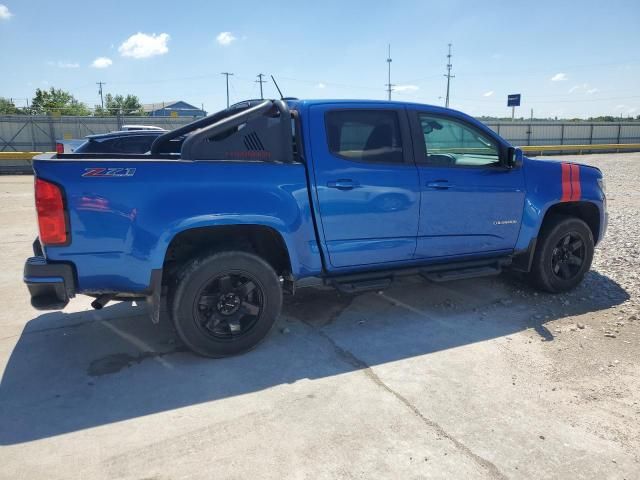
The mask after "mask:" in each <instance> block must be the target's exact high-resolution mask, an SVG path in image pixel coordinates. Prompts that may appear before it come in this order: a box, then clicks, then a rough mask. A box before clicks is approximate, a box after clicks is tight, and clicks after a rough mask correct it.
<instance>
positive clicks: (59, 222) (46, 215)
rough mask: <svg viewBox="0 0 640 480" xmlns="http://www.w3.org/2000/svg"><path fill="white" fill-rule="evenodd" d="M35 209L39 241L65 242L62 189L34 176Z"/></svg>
mask: <svg viewBox="0 0 640 480" xmlns="http://www.w3.org/2000/svg"><path fill="white" fill-rule="evenodd" d="M36 210H37V212H38V227H39V228H40V242H42V244H43V245H62V244H65V243H67V240H68V239H69V237H68V232H67V220H66V215H65V211H64V201H63V199H62V190H61V189H60V187H58V186H57V185H55V184H54V183H51V182H47V181H46V180H41V179H39V178H36Z"/></svg>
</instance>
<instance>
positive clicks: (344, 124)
mask: <svg viewBox="0 0 640 480" xmlns="http://www.w3.org/2000/svg"><path fill="white" fill-rule="evenodd" d="M325 125H326V129H327V143H328V146H329V151H330V152H331V153H332V154H334V155H336V156H338V157H341V158H345V159H347V160H354V161H364V162H376V163H403V161H404V157H403V152H402V138H401V135H400V125H399V122H398V114H397V113H396V112H395V111H391V110H335V111H331V112H328V113H327V116H326V120H325Z"/></svg>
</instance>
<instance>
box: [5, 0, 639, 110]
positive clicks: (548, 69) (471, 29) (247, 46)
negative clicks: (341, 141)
mask: <svg viewBox="0 0 640 480" xmlns="http://www.w3.org/2000/svg"><path fill="white" fill-rule="evenodd" d="M448 43H452V45H453V47H452V50H453V56H452V59H451V63H452V65H453V68H452V71H451V73H452V74H453V75H455V78H452V80H451V93H450V106H451V107H452V108H455V109H458V110H462V111H464V112H467V113H469V114H471V115H475V116H480V115H492V116H510V114H511V112H510V109H509V108H508V107H507V106H506V100H507V95H508V94H511V93H520V94H522V105H521V107H519V108H518V109H516V116H525V117H529V115H530V110H531V109H533V114H534V116H535V117H538V118H546V117H556V116H557V117H560V118H567V117H589V116H598V115H615V116H620V115H623V116H629V115H632V116H637V115H640V48H639V46H640V1H639V0H630V1H620V0H608V1H606V2H605V1H602V0H597V1H594V0H581V1H579V2H578V1H570V2H569V1H565V2H563V1H558V0H555V1H547V0H538V1H535V2H532V1H519V0H507V1H498V0H484V1H482V2H478V1H471V0H440V1H437V2H435V1H418V0H413V1H404V0H395V1H392V2H389V1H387V2H379V1H374V0H369V1H349V0H342V1H333V0H323V1H315V2H311V1H304V0H297V1H278V0H271V1H264V0H262V1H253V0H245V1H242V2H240V1H236V2H229V1H225V2H218V1H207V2H197V1H187V0H182V1H180V2H177V1H171V2H169V1H164V0H153V1H146V0H136V1H127V2H125V1H122V2H116V1H110V0H102V1H100V2H89V1H87V0H83V1H77V0H68V1H65V0H56V1H51V0H43V1H36V0H0V65H1V66H2V67H1V69H0V97H9V98H13V99H14V101H15V102H16V104H17V105H18V106H23V105H25V104H26V101H27V100H26V99H27V98H31V97H33V93H34V91H35V89H36V88H49V87H51V86H54V87H56V88H63V89H65V90H68V91H70V92H71V93H72V94H73V95H74V96H75V97H76V98H77V99H79V100H80V101H82V102H85V103H86V104H87V105H88V106H90V107H93V106H94V105H96V104H99V103H100V97H99V95H98V86H97V85H96V82H98V81H102V82H105V85H104V92H105V93H107V92H110V93H113V94H129V93H131V94H134V95H137V96H138V97H139V98H140V100H141V102H142V103H161V102H163V101H170V100H184V101H187V102H189V103H192V104H193V105H196V106H201V105H204V108H205V109H206V110H208V111H210V112H213V111H216V110H219V109H221V108H224V107H225V105H226V91H225V77H224V76H222V75H221V72H232V73H233V74H234V75H233V76H232V77H230V79H229V80H230V97H231V102H232V103H233V102H236V101H239V100H242V99H246V98H256V97H259V85H258V83H256V81H255V80H256V78H257V77H256V75H257V74H258V73H264V74H266V75H267V76H268V75H274V76H275V77H276V80H277V82H278V84H279V85H280V88H281V89H282V90H283V93H284V95H285V96H295V97H298V98H368V99H385V98H386V96H387V93H386V86H385V84H386V83H387V62H386V58H387V45H388V44H391V57H392V59H393V61H392V63H391V66H392V71H391V83H392V84H395V87H394V91H393V93H392V98H393V99H394V100H406V101H412V102H420V103H428V104H435V105H442V104H443V103H444V96H445V91H446V78H445V77H444V74H445V73H446V64H447V58H446V54H447V44H448ZM266 78H267V80H268V83H266V84H264V90H265V96H266V97H271V98H274V97H277V96H278V95H277V92H276V91H275V89H274V87H273V84H272V82H271V79H270V78H268V77H266Z"/></svg>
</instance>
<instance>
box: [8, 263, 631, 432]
mask: <svg viewBox="0 0 640 480" xmlns="http://www.w3.org/2000/svg"><path fill="white" fill-rule="evenodd" d="M513 280H514V279H508V281H507V280H505V278H504V277H496V278H491V279H476V280H465V281H459V282H454V283H451V284H429V283H427V282H425V281H424V280H422V279H419V278H413V279H403V280H402V281H400V282H398V283H397V284H395V286H394V287H392V288H390V289H389V290H387V291H385V292H381V293H376V292H373V293H367V294H362V295H359V296H354V297H350V296H343V295H340V294H338V293H337V292H335V291H334V290H324V289H305V290H301V291H300V292H299V293H298V294H297V295H296V296H295V297H292V298H289V299H287V301H286V304H285V308H284V311H283V315H282V317H281V318H280V319H279V321H278V324H277V325H276V327H275V329H274V331H273V333H272V334H271V335H270V336H269V337H268V338H267V339H266V341H265V342H263V343H262V344H261V345H260V346H259V347H257V348H256V349H255V350H253V351H252V352H249V353H247V354H244V355H241V356H238V357H234V358H228V359H223V360H209V359H204V358H199V357H196V356H194V355H192V354H191V353H189V352H187V351H186V349H185V348H184V347H183V346H182V345H181V344H180V341H179V340H178V339H177V337H176V335H175V333H174V331H173V328H172V327H171V325H170V322H168V321H166V320H165V321H163V322H161V324H160V325H158V326H156V325H152V324H151V322H149V320H148V319H147V316H146V307H145V306H144V305H140V306H134V305H132V304H129V303H117V304H113V305H110V306H107V307H106V308H104V309H103V310H100V311H84V312H77V313H64V312H56V313H46V314H43V315H40V316H38V317H36V318H34V319H33V320H31V321H29V322H28V323H27V325H26V326H25V328H24V330H23V332H22V333H21V335H20V338H19V339H18V341H17V344H16V346H15V348H14V350H13V352H12V353H11V356H10V358H9V361H8V363H7V365H6V367H5V370H4V374H3V377H2V382H1V384H0V445H12V444H19V443H23V442H29V441H32V440H37V439H42V438H48V437H52V436H56V435H61V434H65V433H70V432H75V431H79V430H84V429H88V428H92V427H98V426H102V425H106V424H110V423H114V422H119V421H124V420H128V419H133V418H137V417H142V416H145V415H151V414H154V413H159V412H164V411H168V410H173V409H178V408H181V407H186V406H190V405H195V404H200V403H209V402H212V403H211V408H215V402H216V401H217V400H221V399H225V398H230V397H234V396H237V395H247V394H253V393H256V392H260V391H262V390H264V389H269V388H271V387H274V386H278V385H284V384H291V383H294V382H296V381H298V380H301V379H311V380H313V379H318V378H324V377H329V376H334V375H341V374H347V373H350V372H353V371H356V370H358V369H361V368H365V367H366V366H370V367H375V366H376V365H381V364H384V363H387V362H393V361H397V360H402V359H405V358H409V357H416V356H421V355H428V354H431V353H433V352H438V351H441V350H445V349H449V348H454V347H461V346H464V345H470V344H473V343H475V342H481V341H484V340H489V339H492V338H498V337H502V336H506V335H510V334H514V333H517V332H521V331H523V330H527V329H530V330H531V331H532V335H535V334H533V331H535V332H538V334H539V335H540V337H541V339H542V340H545V341H553V338H554V337H553V334H552V333H551V332H550V331H549V329H547V328H546V327H545V324H546V323H547V322H550V321H553V320H556V319H559V318H563V317H566V316H573V315H579V314H583V313H587V312H597V311H600V310H604V309H606V308H609V307H611V306H614V305H617V304H619V303H622V302H624V301H625V300H626V299H628V298H629V295H628V294H627V292H626V291H625V290H624V289H623V288H622V287H621V286H620V285H618V284H617V283H616V282H615V281H613V280H611V279H610V278H608V277H605V276H602V275H600V274H598V273H596V272H590V273H589V275H588V277H587V278H586V279H585V282H584V283H583V285H582V286H581V287H579V288H578V289H577V290H576V291H575V292H572V293H571V294H568V295H560V296H552V295H545V294H537V293H535V292H533V291H532V290H531V289H529V288H528V287H526V286H525V285H524V284H521V283H519V282H518V281H517V280H516V281H515V282H514V281H513ZM345 352H346V353H347V354H346V355H345ZM227 408H228V407H227Z"/></svg>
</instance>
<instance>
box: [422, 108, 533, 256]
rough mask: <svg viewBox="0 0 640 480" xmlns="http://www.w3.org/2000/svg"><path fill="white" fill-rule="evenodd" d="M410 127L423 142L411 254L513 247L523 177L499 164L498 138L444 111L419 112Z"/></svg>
mask: <svg viewBox="0 0 640 480" xmlns="http://www.w3.org/2000/svg"><path fill="white" fill-rule="evenodd" d="M414 115H415V114H414ZM412 126H413V128H414V132H415V135H414V137H415V138H417V139H418V140H416V142H418V141H419V142H421V143H422V145H420V144H419V143H418V144H416V146H415V150H416V164H417V165H418V170H419V176H420V185H421V191H422V194H421V200H420V203H421V209H420V225H419V230H418V240H417V248H416V258H437V257H448V256H453V257H455V256H459V255H472V254H484V253H488V252H501V251H510V250H513V248H514V247H515V244H516V240H517V237H518V233H519V231H520V221H521V218H522V210H523V204H524V177H523V172H522V169H521V168H514V169H506V168H503V167H502V166H501V165H500V163H499V160H500V152H501V150H502V148H503V145H501V143H499V140H498V139H497V138H494V137H492V136H491V135H490V134H489V133H488V132H483V131H479V130H476V129H475V127H474V126H473V125H470V124H468V123H466V122H465V121H464V120H462V119H456V118H449V117H446V116H443V115H441V116H432V115H430V114H428V113H422V114H421V115H417V116H414V117H412ZM416 130H417V131H416ZM425 147H426V148H425Z"/></svg>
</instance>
